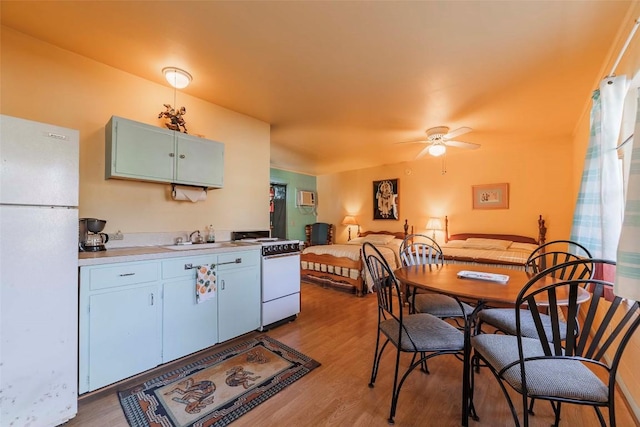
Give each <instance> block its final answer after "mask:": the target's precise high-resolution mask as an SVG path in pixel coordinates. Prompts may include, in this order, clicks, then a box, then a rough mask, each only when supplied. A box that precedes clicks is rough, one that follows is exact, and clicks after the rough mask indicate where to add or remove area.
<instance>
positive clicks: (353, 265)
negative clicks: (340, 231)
mask: <svg viewBox="0 0 640 427" xmlns="http://www.w3.org/2000/svg"><path fill="white" fill-rule="evenodd" d="M403 228H404V231H402V232H393V231H363V232H360V233H358V237H364V236H367V235H369V234H388V235H392V236H394V237H395V238H397V239H404V238H405V237H406V236H407V235H408V234H409V224H408V220H405V221H404V226H403ZM411 228H412V232H413V227H411ZM300 261H306V262H307V265H309V263H318V264H321V265H326V266H331V267H333V269H334V272H329V271H316V270H312V269H308V268H307V269H303V268H302V267H300V278H301V279H302V280H303V281H305V282H311V283H314V284H318V285H322V286H325V287H331V288H335V289H338V290H342V291H345V292H350V293H354V292H355V294H356V295H357V296H359V297H361V296H364V295H365V293H364V282H363V279H362V277H363V269H364V262H363V260H362V250H361V256H360V258H359V259H358V260H357V261H356V260H353V259H351V258H346V257H336V256H333V255H318V254H311V253H308V254H305V253H302V254H301V255H300ZM336 268H338V269H340V271H342V269H343V268H347V269H349V270H355V271H358V272H359V274H358V277H357V278H352V277H347V276H344V275H341V274H336V273H335V269H336Z"/></svg>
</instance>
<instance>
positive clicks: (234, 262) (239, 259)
mask: <svg viewBox="0 0 640 427" xmlns="http://www.w3.org/2000/svg"><path fill="white" fill-rule="evenodd" d="M227 264H242V258H236V259H235V260H234V261H227V262H221V263H220V264H218V265H227Z"/></svg>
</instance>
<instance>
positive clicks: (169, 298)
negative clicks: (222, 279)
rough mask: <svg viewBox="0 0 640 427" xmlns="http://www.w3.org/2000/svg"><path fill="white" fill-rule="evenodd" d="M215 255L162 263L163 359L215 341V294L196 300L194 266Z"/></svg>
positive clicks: (213, 260) (205, 346)
mask: <svg viewBox="0 0 640 427" xmlns="http://www.w3.org/2000/svg"><path fill="white" fill-rule="evenodd" d="M215 262H216V256H215V255H208V256H202V257H194V258H188V257H187V258H178V259H172V260H170V261H164V262H163V263H162V280H163V284H162V362H163V363H164V362H169V361H171V360H175V359H178V358H180V357H182V356H186V355H187V354H191V353H194V352H196V351H200V350H202V349H203V348H207V347H211V346H212V345H214V344H216V343H217V342H218V301H217V297H214V298H212V299H209V300H206V301H203V302H200V303H198V302H197V301H196V291H195V281H196V269H197V268H198V267H199V266H202V265H205V264H215Z"/></svg>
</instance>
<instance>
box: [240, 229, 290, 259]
mask: <svg viewBox="0 0 640 427" xmlns="http://www.w3.org/2000/svg"><path fill="white" fill-rule="evenodd" d="M269 234H270V233H269V231H266V230H261V231H234V232H232V233H231V240H240V241H243V242H253V243H260V244H261V245H262V256H270V255H282V254H288V253H295V252H300V241H299V240H290V239H280V238H277V237H269Z"/></svg>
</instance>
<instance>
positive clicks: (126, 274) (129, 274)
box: [120, 273, 136, 277]
mask: <svg viewBox="0 0 640 427" xmlns="http://www.w3.org/2000/svg"><path fill="white" fill-rule="evenodd" d="M135 275H136V273H122V274H120V277H125V276H135Z"/></svg>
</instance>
